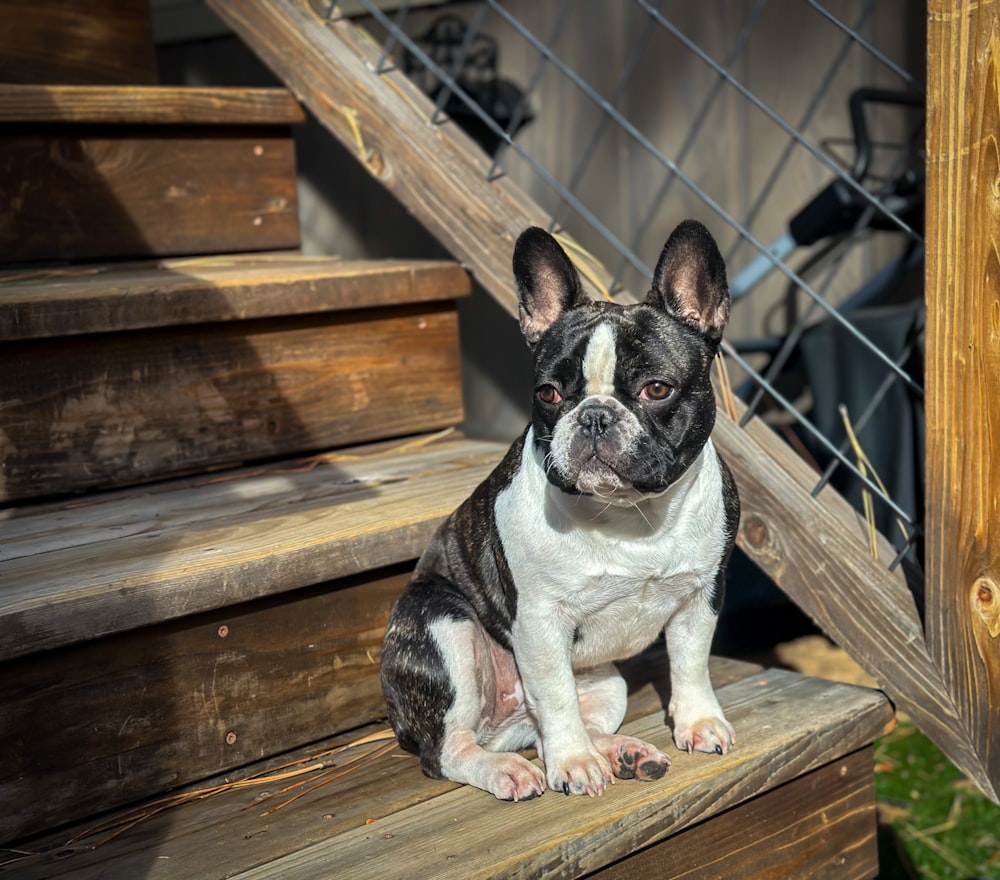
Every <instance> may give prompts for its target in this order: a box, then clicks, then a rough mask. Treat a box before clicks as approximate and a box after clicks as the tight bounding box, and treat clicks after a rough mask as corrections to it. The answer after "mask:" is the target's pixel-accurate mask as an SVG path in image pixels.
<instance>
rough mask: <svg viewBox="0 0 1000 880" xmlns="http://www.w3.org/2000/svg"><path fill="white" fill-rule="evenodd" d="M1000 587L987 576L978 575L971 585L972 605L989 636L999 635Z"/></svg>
mask: <svg viewBox="0 0 1000 880" xmlns="http://www.w3.org/2000/svg"><path fill="white" fill-rule="evenodd" d="M998 593H1000V588H998V587H997V585H996V583H995V582H994V581H993V580H992V579H991V578H989V577H980V578H977V579H976V582H975V583H974V584H973V585H972V607H973V609H974V610H975V611H976V613H977V614H978V615H979V617H980V619H981V620H982V621H983V623H984V624H986V629H987V631H988V632H989V634H990V637H991V638H994V639H995V638H996V637H997V636H1000V596H998Z"/></svg>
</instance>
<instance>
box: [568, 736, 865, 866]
mask: <svg viewBox="0 0 1000 880" xmlns="http://www.w3.org/2000/svg"><path fill="white" fill-rule="evenodd" d="M873 752H874V750H873V749H872V748H871V747H869V748H865V749H860V750H859V751H857V752H854V753H853V754H851V755H848V756H847V757H845V758H843V759H842V760H839V761H835V762H833V763H831V764H827V765H825V766H823V767H820V768H819V769H817V770H813V771H811V772H809V773H806V774H805V775H804V776H801V777H799V778H798V779H793V780H792V781H791V782H786V783H785V784H784V785H782V786H779V787H778V788H776V789H774V790H773V791H769V792H766V793H764V794H762V795H759V796H758V797H755V798H753V799H751V800H749V801H746V802H744V803H742V804H739V805H737V806H735V807H731V808H730V809H729V810H727V811H726V812H725V813H723V814H722V815H721V816H716V817H714V818H713V819H710V820H708V821H707V822H702V823H701V824H699V825H695V826H694V827H693V828H688V829H686V830H685V831H681V832H680V833H679V834H675V835H674V836H673V837H668V838H667V839H666V840H664V841H661V842H660V843H657V844H654V845H653V846H650V847H647V848H646V849H644V850H640V851H639V852H637V853H635V854H634V855H632V856H629V857H628V858H626V859H625V860H623V861H621V862H618V863H617V864H615V865H612V866H611V867H609V868H605V869H603V870H601V871H597V872H596V873H594V874H590V875H588V880H675V878H678V877H683V878H684V880H719V878H721V877H732V878H737V877H738V878H739V880H802V878H803V877H809V878H810V880H867V878H872V877H877V876H878V870H879V864H878V841H877V834H876V824H877V823H876V815H875V779H874V776H873V774H872V765H873V763H874V760H873Z"/></svg>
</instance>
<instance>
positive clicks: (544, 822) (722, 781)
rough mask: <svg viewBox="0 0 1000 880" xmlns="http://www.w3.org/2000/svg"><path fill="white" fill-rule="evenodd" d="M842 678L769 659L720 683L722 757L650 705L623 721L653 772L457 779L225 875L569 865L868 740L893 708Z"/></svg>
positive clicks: (588, 864) (584, 863)
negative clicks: (501, 782) (694, 743)
mask: <svg viewBox="0 0 1000 880" xmlns="http://www.w3.org/2000/svg"><path fill="white" fill-rule="evenodd" d="M842 687H843V686H841V685H831V684H830V683H829V682H819V681H817V680H815V679H803V678H800V677H798V676H795V675H793V674H790V673H784V672H780V671H777V670H769V671H768V672H766V673H764V674H762V675H760V676H754V677H751V678H750V679H745V680H744V681H742V682H738V683H736V684H733V685H729V686H727V687H724V688H722V689H721V690H720V694H719V696H720V699H721V702H722V704H723V706H724V707H725V710H726V713H727V716H728V717H729V718H730V719H731V720H732V721H733V724H734V725H735V727H736V729H737V731H741V733H738V734H737V736H738V737H739V745H738V746H737V748H736V749H735V750H734V751H733V752H732V753H730V754H729V755H727V756H724V757H722V758H716V757H715V756H712V757H709V756H706V755H696V756H686V755H677V754H676V750H674V749H673V746H672V744H671V742H670V733H669V730H668V729H667V728H666V727H665V726H664V725H663V721H662V719H661V718H659V717H653V718H651V717H648V716H647V717H646V718H642V719H639V720H637V721H634V722H632V723H630V724H626V725H625V726H624V727H623V730H624V731H625V732H626V733H629V734H632V735H634V736H638V737H642V738H645V739H647V740H649V741H651V742H653V743H654V744H656V745H657V746H658V747H659V748H661V749H664V750H666V751H668V752H669V753H670V754H672V755H674V756H675V757H674V763H673V766H672V768H671V771H670V773H668V774H667V777H666V778H665V780H664V781H663V782H662V783H654V784H651V785H641V784H629V783H620V784H618V785H615V786H614V787H612V788H611V789H610V790H609V791H608V792H606V793H605V794H604V795H603V796H602V797H600V798H595V799H589V798H587V799H585V798H575V799H571V800H569V801H567V799H565V798H562V797H555V798H553V797H550V796H543V797H541V798H539V799H537V800H535V801H530V802H528V803H527V804H516V805H511V804H499V803H497V802H496V801H495V800H493V799H492V798H489V796H484V795H482V793H479V792H476V791H473V790H470V789H468V788H463V789H458V790H456V791H450V792H446V793H445V794H442V795H441V796H440V797H437V798H435V799H434V800H433V801H429V802H424V803H422V804H420V805H418V806H415V807H410V808H408V809H405V810H401V811H400V812H398V813H395V814H393V815H391V816H386V817H384V818H378V820H377V821H376V822H375V823H373V824H371V825H365V826H361V827H357V828H354V829H352V830H350V831H347V832H344V833H342V834H340V835H339V836H337V837H335V838H332V839H330V840H328V841H324V842H321V843H318V844H315V845H314V846H311V847H307V848H304V849H301V850H300V851H298V852H296V853H294V854H291V855H289V856H287V857H285V858H282V859H279V860H276V861H274V862H271V863H270V864H268V865H266V866H261V867H259V868H256V869H253V870H250V871H247V872H244V873H240V874H237V875H235V876H237V877H240V878H241V880H257V878H263V877H268V876H271V877H273V876H275V874H276V873H277V874H279V875H280V876H281V877H282V878H287V880H312V878H319V877H323V876H326V874H325V872H326V871H327V870H328V868H329V866H330V865H331V864H336V865H337V868H338V877H342V878H344V880H348V878H357V880H361V878H369V877H380V878H386V880H389V878H401V880H402V878H409V877H413V876H436V877H441V878H445V877H456V878H464V880H472V878H480V877H481V878H487V877H498V876H500V877H512V878H513V877H524V878H529V877H530V878H543V877H579V876H582V875H585V874H586V873H588V872H590V871H594V870H597V869H599V868H603V867H605V866H606V865H608V864H610V863H611V862H613V861H616V860H617V859H620V858H623V857H625V856H628V855H629V854H631V853H633V852H635V851H636V850H639V849H641V848H643V847H645V846H648V845H650V844H653V843H657V842H659V841H661V840H664V839H666V838H668V837H669V836H671V835H672V834H675V833H677V832H678V831H681V830H682V829H684V828H688V827H691V826H692V825H694V824H695V823H697V822H700V821H704V820H706V819H710V818H712V817H714V816H717V815H718V814H719V813H721V812H722V811H724V810H726V809H727V808H729V807H731V806H734V805H736V804H739V803H741V802H743V801H745V800H747V799H748V798H750V797H753V796H755V795H757V794H760V793H762V792H764V791H767V790H770V789H772V788H774V787H775V786H777V785H780V784H782V783H784V782H787V781H789V780H792V779H794V778H796V777H797V776H800V775H801V774H803V773H806V772H808V771H809V770H812V769H815V768H816V767H819V766H822V765H823V764H826V763H829V762H830V761H831V760H836V759H837V758H839V757H841V756H843V755H845V754H848V753H850V752H853V751H855V750H856V749H858V748H861V747H863V746H864V745H867V743H868V742H870V741H871V739H873V738H874V737H876V736H878V735H879V734H880V733H882V732H883V731H884V729H885V726H886V724H888V723H890V722H891V717H892V712H891V709H890V708H889V707H888V704H887V703H886V701H885V699H884V697H882V696H881V695H880V694H878V693H876V692H873V691H863V690H858V689H855V690H850V691H846V690H841V688H842ZM866 741H867V742H866ZM501 810H502V818H501V814H500V811H501ZM473 840H474V841H475V845H474V846H472V847H469V846H468V843H467V842H468V841H473ZM512 841H516V842H517V845H516V846H512V845H511V842H512Z"/></svg>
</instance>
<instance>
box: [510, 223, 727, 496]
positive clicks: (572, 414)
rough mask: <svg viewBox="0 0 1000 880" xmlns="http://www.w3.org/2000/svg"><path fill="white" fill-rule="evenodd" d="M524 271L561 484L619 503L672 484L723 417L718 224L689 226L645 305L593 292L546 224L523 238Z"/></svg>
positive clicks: (538, 397) (548, 442)
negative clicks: (715, 364)
mask: <svg viewBox="0 0 1000 880" xmlns="http://www.w3.org/2000/svg"><path fill="white" fill-rule="evenodd" d="M514 269H515V276H516V278H517V282H518V292H519V298H520V305H521V327H522V331H523V332H524V334H525V337H526V338H527V340H528V343H529V345H531V346H532V347H533V349H534V355H535V398H534V404H533V411H532V423H533V426H534V435H535V440H536V443H538V444H539V445H540V446H541V447H542V448H543V450H544V451H545V462H546V472H547V475H548V479H549V481H550V482H551V483H553V484H554V485H556V486H558V487H559V488H560V489H563V490H564V491H567V492H573V493H582V494H587V495H594V496H597V497H600V498H603V499H605V500H607V501H608V502H611V503H616V502H617V503H632V502H635V501H637V500H639V499H641V498H642V497H644V496H646V495H650V494H657V493H661V492H663V491H665V490H666V489H667V488H668V487H669V486H670V485H671V484H672V483H674V482H675V481H676V480H677V479H678V478H679V477H680V476H681V474H683V473H684V471H685V470H686V469H687V467H688V466H689V465H690V464H691V463H692V462H693V461H694V460H695V459H696V458H697V456H698V454H699V453H700V452H701V449H702V447H703V446H704V444H705V442H706V440H707V439H708V437H709V435H710V433H711V431H712V426H713V425H714V423H715V398H714V395H713V392H712V387H711V383H710V380H709V372H710V368H711V362H712V358H713V356H714V354H715V351H716V350H717V348H718V343H719V340H720V338H721V334H722V328H723V327H724V325H725V323H726V320H727V318H728V314H729V293H728V288H727V286H726V280H725V269H724V267H723V263H722V257H721V255H719V253H718V249H717V247H716V246H715V242H714V241H713V240H712V238H711V236H710V235H709V234H708V232H707V230H705V229H704V227H702V226H701V225H700V224H697V223H691V222H688V223H685V224H682V225H681V226H679V227H678V229H677V230H676V231H675V232H674V234H673V235H672V236H671V238H670V240H669V241H668V242H667V244H666V246H665V247H664V250H663V254H662V255H661V257H660V260H659V263H658V264H657V269H656V272H655V273H654V280H653V287H652V289H651V291H650V293H649V295H648V297H647V298H646V301H645V302H643V303H640V304H637V305H633V306H619V305H614V304H611V303H607V302H593V301H591V300H590V299H589V298H587V297H586V296H585V294H583V292H582V290H581V288H580V282H579V277H578V275H577V274H576V270H575V268H574V267H573V266H572V264H571V263H570V261H569V258H568V257H567V256H566V254H565V253H564V252H563V250H562V249H561V248H560V247H559V245H558V244H557V243H556V242H555V240H554V239H552V237H551V236H549V235H548V234H547V233H545V232H543V231H542V230H540V229H529V230H526V231H525V233H523V234H522V236H521V238H520V239H519V240H518V244H517V247H516V248H515V254H514Z"/></svg>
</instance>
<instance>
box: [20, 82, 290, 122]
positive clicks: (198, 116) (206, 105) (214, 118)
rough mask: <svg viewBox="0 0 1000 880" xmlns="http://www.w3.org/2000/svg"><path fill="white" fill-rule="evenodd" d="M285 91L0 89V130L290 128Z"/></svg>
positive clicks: (125, 87) (124, 87) (129, 87)
mask: <svg viewBox="0 0 1000 880" xmlns="http://www.w3.org/2000/svg"><path fill="white" fill-rule="evenodd" d="M305 118H306V116H305V111H304V110H303V109H302V107H301V106H300V105H299V103H298V101H296V100H295V98H294V96H293V95H292V94H291V92H289V91H288V90H287V89H275V88H257V89H243V88H218V87H215V88H210V87H197V86H142V85H137V84H135V83H132V84H128V85H118V86H98V85H90V86H85V85H3V84H0V124H11V123H20V124H25V123H35V124H45V125H49V124H66V123H73V124H81V125H209V126H211V125H237V126H242V127H244V128H246V127H248V126H257V125H282V126H287V125H295V124H297V123H300V122H304V121H305Z"/></svg>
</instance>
